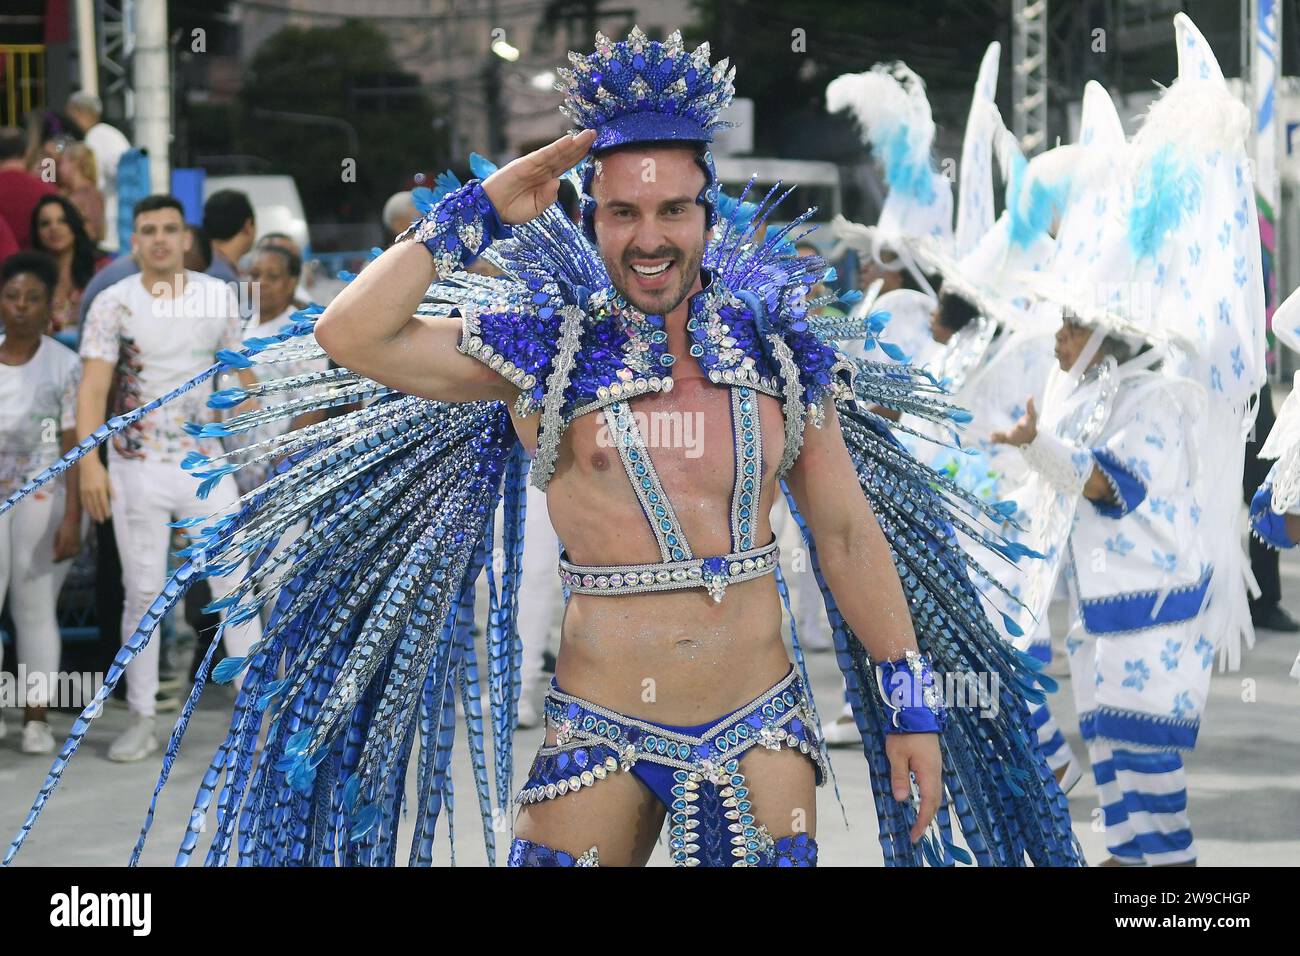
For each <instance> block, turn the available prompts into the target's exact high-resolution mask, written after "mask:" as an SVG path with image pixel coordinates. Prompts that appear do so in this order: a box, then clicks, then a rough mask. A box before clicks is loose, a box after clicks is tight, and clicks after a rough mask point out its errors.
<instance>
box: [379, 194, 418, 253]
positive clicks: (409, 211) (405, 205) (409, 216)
mask: <svg viewBox="0 0 1300 956" xmlns="http://www.w3.org/2000/svg"><path fill="white" fill-rule="evenodd" d="M417 215H418V213H417V212H416V210H415V199H414V198H412V196H411V192H410V190H406V189H404V190H402V191H401V192H400V193H393V194H392V195H391V196H389V197H388V202H386V203H384V227H385V229H386V230H387V232H388V236H387V240H386V241H385V242H384V246H385V247H387V246H391V245H392V244H393V240H394V239H395V238H396V237H397V236H398V235H400V234H401V233H403V232H405V231H406V229H407V227H409V226H410V225H411V223H413V222H415V219H416V216H417Z"/></svg>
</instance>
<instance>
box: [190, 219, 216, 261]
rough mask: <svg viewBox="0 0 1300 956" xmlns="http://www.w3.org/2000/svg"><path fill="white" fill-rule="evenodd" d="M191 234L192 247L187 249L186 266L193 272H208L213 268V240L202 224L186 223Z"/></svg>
mask: <svg viewBox="0 0 1300 956" xmlns="http://www.w3.org/2000/svg"><path fill="white" fill-rule="evenodd" d="M185 228H186V229H187V230H189V234H190V247H189V248H188V249H186V250H185V268H186V269H189V270H190V271H191V272H207V271H208V270H209V269H211V268H212V241H211V240H210V239H208V234H207V233H206V232H204V231H203V227H202V226H194V225H186V227H185Z"/></svg>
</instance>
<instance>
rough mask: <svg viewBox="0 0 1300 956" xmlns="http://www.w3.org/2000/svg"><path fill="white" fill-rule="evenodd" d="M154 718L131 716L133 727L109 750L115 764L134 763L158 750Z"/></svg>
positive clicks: (109, 757)
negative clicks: (154, 731)
mask: <svg viewBox="0 0 1300 956" xmlns="http://www.w3.org/2000/svg"><path fill="white" fill-rule="evenodd" d="M153 728H154V718H152V717H141V716H140V715H139V714H132V715H131V726H130V727H128V728H127V729H126V731H125V733H123V734H122V735H121V736H120V737H118V738H117V739H116V740H114V741H113V744H112V746H110V747H109V748H108V759H109V760H112V761H114V762H115V763H134V762H135V761H137V760H143V759H144V758H145V757H147V756H149V755H150V754H151V753H153V752H154V751H155V750H157V749H158V738H157V737H155V736H154V733H153Z"/></svg>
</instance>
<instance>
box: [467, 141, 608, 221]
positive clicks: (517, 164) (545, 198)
mask: <svg viewBox="0 0 1300 956" xmlns="http://www.w3.org/2000/svg"><path fill="white" fill-rule="evenodd" d="M595 139H596V131H595V130H591V129H585V130H583V131H582V132H581V133H578V134H577V135H576V136H571V135H569V134H567V133H566V134H565V135H564V136H561V137H560V138H559V139H557V140H556V141H555V142H553V143H551V144H550V145H549V146H543V147H542V148H541V149H537V150H534V151H533V152H531V153H529V154H528V155H527V156H520V157H519V158H518V159H516V160H513V161H512V162H509V163H506V165H504V166H502V167H501V168H500V169H498V170H497V171H496V172H495V173H493V174H492V175H491V176H489V177H488V178H487V179H485V180H484V181H483V191H484V192H485V193H487V197H488V199H490V200H491V201H492V205H493V206H494V207H496V211H497V215H499V216H500V217H501V221H502V222H505V223H507V224H509V225H511V226H518V225H520V224H521V223H525V222H528V221H529V220H530V219H536V218H537V217H538V216H540V215H541V214H542V210H544V209H545V208H546V207H547V206H549V205H550V204H551V203H553V202H555V199H556V197H557V196H558V195H559V190H560V179H559V177H560V176H561V175H562V174H563V173H565V172H566V171H568V170H569V169H571V168H573V166H574V164H576V163H577V162H578V160H580V159H582V157H584V156H586V155H587V150H589V149H591V144H592V143H593V142H594V141H595Z"/></svg>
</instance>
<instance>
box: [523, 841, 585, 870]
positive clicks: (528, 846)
mask: <svg viewBox="0 0 1300 956" xmlns="http://www.w3.org/2000/svg"><path fill="white" fill-rule="evenodd" d="M597 865H598V861H597V859H596V854H595V853H593V852H592V851H591V850H588V851H587V852H586V853H584V854H583V855H582V856H574V855H573V854H572V853H565V852H564V851H563V850H552V849H551V848H550V847H549V846H547V845H546V844H544V843H534V842H533V841H532V840H521V839H519V838H518V837H516V838H515V841H514V842H513V843H511V844H510V858H509V859H508V860H507V861H506V866H597Z"/></svg>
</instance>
